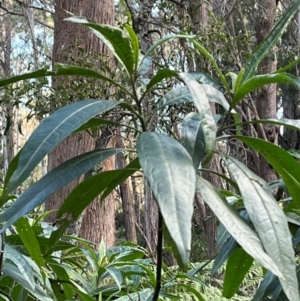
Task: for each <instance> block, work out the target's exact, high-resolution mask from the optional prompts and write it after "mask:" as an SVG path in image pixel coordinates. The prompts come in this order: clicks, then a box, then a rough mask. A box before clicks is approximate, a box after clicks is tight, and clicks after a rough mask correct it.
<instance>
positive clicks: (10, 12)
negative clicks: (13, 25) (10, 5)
mask: <svg viewBox="0 0 300 301" xmlns="http://www.w3.org/2000/svg"><path fill="white" fill-rule="evenodd" d="M0 8H2V9H3V10H4V11H6V12H7V13H8V14H10V15H14V16H21V17H24V14H22V13H16V12H14V11H11V10H8V9H7V8H6V7H4V6H3V5H2V4H0Z"/></svg>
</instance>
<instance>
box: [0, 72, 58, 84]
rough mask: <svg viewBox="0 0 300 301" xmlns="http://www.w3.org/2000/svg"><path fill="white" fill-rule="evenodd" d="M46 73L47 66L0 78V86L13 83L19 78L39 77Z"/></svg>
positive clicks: (19, 79)
mask: <svg viewBox="0 0 300 301" xmlns="http://www.w3.org/2000/svg"><path fill="white" fill-rule="evenodd" d="M50 74H52V73H51V72H50ZM47 75H49V71H48V68H44V69H40V70H37V71H33V72H29V73H25V74H22V75H17V76H12V77H9V78H6V79H2V80H0V88H2V87H5V86H7V85H10V84H13V83H17V82H19V81H21V80H26V79H33V78H40V77H45V76H47Z"/></svg>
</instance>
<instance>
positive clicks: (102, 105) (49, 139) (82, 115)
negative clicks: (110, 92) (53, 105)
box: [4, 99, 118, 194]
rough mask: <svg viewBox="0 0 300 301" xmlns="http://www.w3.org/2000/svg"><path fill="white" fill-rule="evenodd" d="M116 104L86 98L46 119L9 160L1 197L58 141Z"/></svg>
mask: <svg viewBox="0 0 300 301" xmlns="http://www.w3.org/2000/svg"><path fill="white" fill-rule="evenodd" d="M116 105H118V102H116V101H108V100H102V101H100V100H94V99H89V100H85V101H81V102H76V103H73V104H70V105H68V106H65V107H63V108H61V109H59V110H57V111H56V112H55V113H53V114H52V115H51V116H49V117H48V118H46V119H45V120H44V121H43V122H42V123H41V124H40V126H39V127H38V128H37V129H36V130H35V131H34V132H33V133H32V135H31V136H30V138H29V139H28V140H27V142H26V143H25V145H24V146H23V148H22V149H21V151H20V152H19V154H18V155H17V156H16V157H15V158H14V159H13V161H12V164H11V165H10V166H9V169H8V172H7V176H6V178H5V186H4V194H8V193H10V192H11V191H13V190H14V189H16V188H17V187H18V186H19V185H21V184H22V183H23V182H24V181H25V180H26V179H27V177H28V176H29V174H30V173H31V171H32V170H33V169H34V168H35V167H36V166H37V164H38V163H39V162H40V161H41V160H42V159H43V158H44V157H45V156H46V155H47V154H48V153H49V152H50V151H51V150H52V149H53V148H54V147H55V145H57V144H58V143H59V142H60V141H61V140H62V139H64V138H65V137H67V136H68V135H70V134H71V133H72V132H73V131H74V130H76V129H77V128H79V127H80V126H81V125H83V124H84V123H85V122H86V121H87V120H89V119H90V118H92V117H94V116H95V115H97V114H100V113H103V112H106V111H108V110H110V109H112V108H113V107H115V106H116Z"/></svg>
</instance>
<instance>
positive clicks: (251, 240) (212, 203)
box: [197, 178, 282, 276]
mask: <svg viewBox="0 0 300 301" xmlns="http://www.w3.org/2000/svg"><path fill="white" fill-rule="evenodd" d="M197 193H199V195H200V196H201V197H202V199H203V200H204V202H206V203H207V205H208V206H209V207H210V208H211V209H212V210H213V211H214V213H215V215H216V216H217V218H218V219H219V220H220V222H221V223H222V224H223V225H224V226H225V227H226V229H227V230H228V232H229V233H230V234H231V235H232V237H234V238H235V240H236V241H237V242H238V243H239V244H240V245H241V247H243V249H244V250H245V251H246V252H247V253H248V254H250V255H251V256H252V257H253V258H254V259H255V260H257V262H259V263H260V264H261V265H262V266H264V267H265V268H266V269H268V270H270V271H272V273H273V274H275V275H279V276H281V275H282V274H281V272H280V271H279V269H278V267H277V265H276V263H275V262H274V261H273V260H272V259H271V258H270V256H268V255H267V254H266V253H265V251H264V249H263V247H262V245H261V242H260V240H259V238H258V236H257V235H256V233H255V232H254V231H253V230H252V229H251V228H250V227H249V226H248V225H247V224H246V222H245V221H244V220H243V219H242V218H241V217H240V216H239V215H238V214H237V213H236V212H235V211H234V210H233V209H232V208H231V207H230V206H229V204H228V203H227V202H226V201H225V200H223V199H222V197H221V196H220V195H219V193H218V192H217V191H216V189H215V188H214V187H213V186H212V185H211V184H210V183H209V182H207V181H206V180H204V179H203V178H198V179H197Z"/></svg>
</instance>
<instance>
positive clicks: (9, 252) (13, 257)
mask: <svg viewBox="0 0 300 301" xmlns="http://www.w3.org/2000/svg"><path fill="white" fill-rule="evenodd" d="M4 258H5V259H6V260H7V259H8V260H10V261H11V262H12V263H13V264H14V265H15V266H16V267H17V269H15V268H14V266H12V265H11V264H10V263H8V262H7V261H5V262H4V266H3V273H4V274H5V275H8V276H11V277H12V275H11V274H10V273H8V271H11V272H12V273H13V274H14V275H15V278H16V277H20V278H22V279H23V280H24V283H23V284H24V287H25V288H26V289H28V290H29V291H33V290H34V288H35V282H34V278H33V274H32V270H31V268H30V266H29V264H28V263H27V261H26V260H25V259H24V257H23V255H22V254H21V253H19V252H18V251H17V250H16V249H14V248H12V247H11V246H9V245H5V248H4ZM17 274H19V275H20V276H18V275H17ZM12 278H13V277H12ZM15 278H13V279H14V280H16V279H15ZM16 281H17V280H16ZM17 282H19V281H17ZM21 285H22V284H21Z"/></svg>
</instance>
